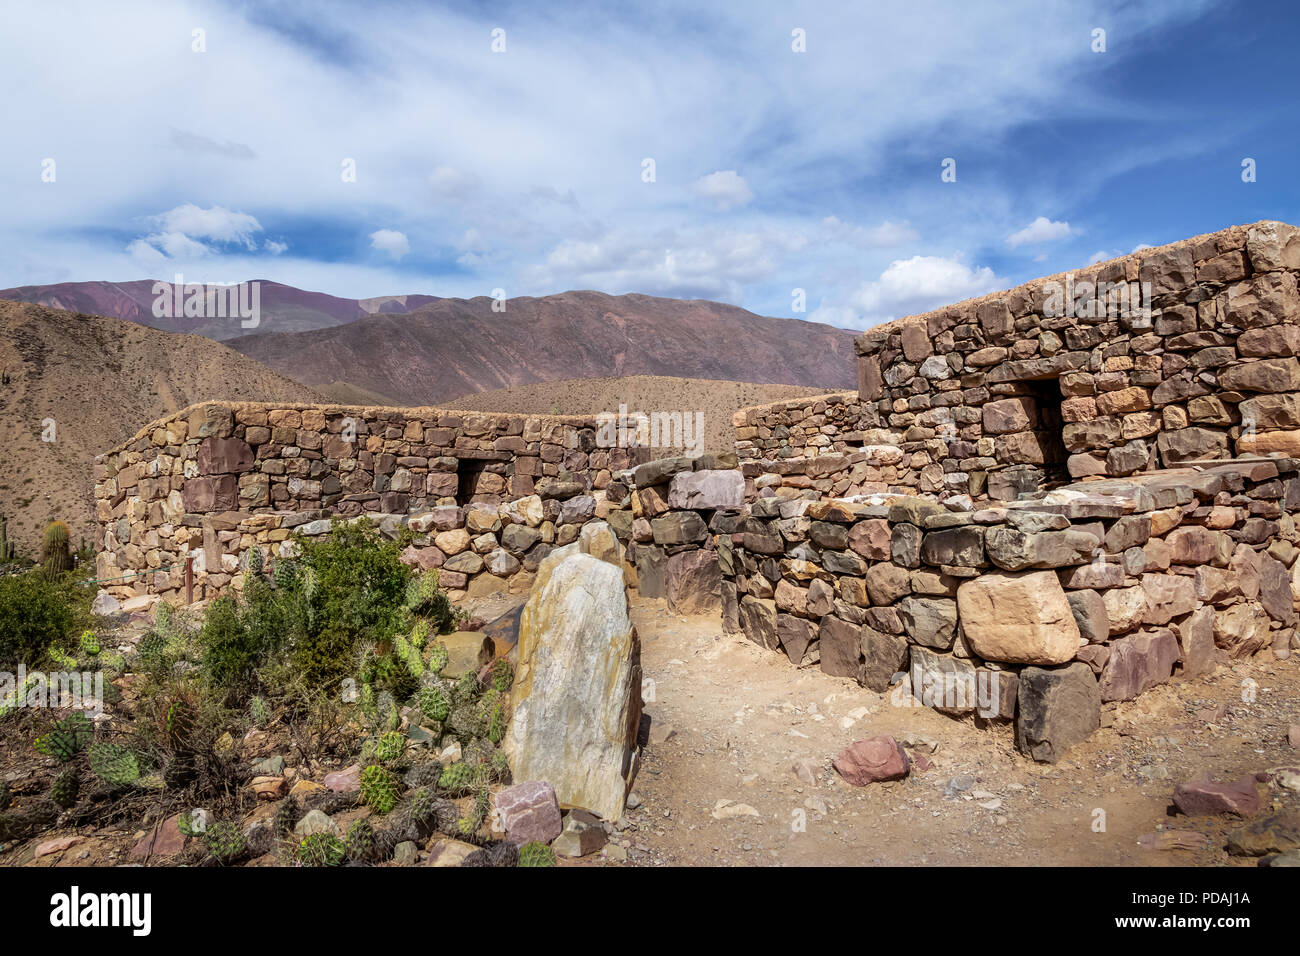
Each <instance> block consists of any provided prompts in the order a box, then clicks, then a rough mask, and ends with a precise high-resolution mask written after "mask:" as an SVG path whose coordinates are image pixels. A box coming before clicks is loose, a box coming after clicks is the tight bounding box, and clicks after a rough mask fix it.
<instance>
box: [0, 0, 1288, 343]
mask: <svg viewBox="0 0 1300 956" xmlns="http://www.w3.org/2000/svg"><path fill="white" fill-rule="evenodd" d="M1213 10H1214V7H1213V5H1212V4H1211V3H1210V2H1209V0H1191V2H1187V3H1153V4H1146V5H1142V7H1141V8H1140V9H1134V8H1133V7H1132V5H1130V4H1128V3H1127V2H1125V0H1097V2H1095V3H1094V4H1092V5H1091V7H1090V8H1089V9H1087V10H1086V11H1083V10H1076V9H1073V8H1071V7H1068V6H1066V5H1047V6H1044V5H1043V4H1041V3H1040V2H1038V0H1014V2H1009V3H1006V4H997V5H974V4H957V3H953V4H948V5H942V6H941V7H940V8H937V9H935V8H931V7H929V6H922V5H911V6H907V5H903V6H895V7H886V8H879V7H872V6H869V5H868V6H864V5H862V4H857V3H847V2H846V3H827V4H818V5H815V6H810V7H805V8H799V9H798V10H797V11H792V9H791V8H790V7H789V6H788V5H787V4H782V3H778V2H776V0H755V2H752V3H745V4H734V5H716V6H705V7H701V6H700V5H699V4H696V3H690V2H688V0H668V2H667V3H666V4H664V5H659V6H656V7H655V8H654V9H653V10H649V9H640V8H637V7H635V6H633V7H606V6H597V5H594V4H592V5H588V4H581V3H580V4H578V5H576V6H572V7H566V8H565V10H564V11H562V12H556V11H549V10H548V11H541V10H540V9H538V8H535V7H532V6H529V5H526V4H520V3H507V4H505V5H502V6H496V7H493V8H492V9H491V12H490V15H489V14H487V13H482V12H480V11H478V10H476V9H473V8H468V7H467V8H462V9H460V10H452V9H448V8H445V7H438V6H432V5H430V6H423V5H409V4H378V5H375V6H373V7H371V8H368V9H367V12H366V15H365V17H364V18H363V19H359V18H358V15H357V13H356V11H355V9H353V8H352V7H350V6H347V5H344V4H342V3H334V2H327V3H325V4H322V5H311V6H308V5H307V4H306V3H305V2H303V3H298V2H283V3H277V4H273V5H269V6H260V5H257V6H255V5H229V4H222V3H217V2H208V0H181V2H178V3H176V4H169V5H166V6H165V7H159V6H157V5H154V4H145V3H134V2H123V3H120V4H114V5H112V6H111V8H110V7H104V6H102V5H97V4H92V3H89V2H80V3H78V2H73V3H71V4H66V5H64V4H60V5H56V6H54V7H51V8H49V9H46V8H35V7H23V6H21V5H19V6H17V7H15V9H13V10H10V11H7V12H6V18H7V20H6V30H5V31H4V33H3V34H0V80H9V81H10V82H9V84H8V86H10V87H13V88H16V89H22V90H24V91H26V92H25V93H24V95H21V96H14V97H11V98H9V99H8V100H7V101H6V110H7V116H6V119H7V124H8V128H10V129H18V130H23V131H24V133H23V140H22V141H23V143H24V144H26V145H25V147H24V148H22V149H7V150H4V151H0V203H3V205H4V207H5V209H6V215H5V217H4V219H3V221H2V222H0V286H3V285H8V284H17V283H18V282H19V281H23V282H33V281H56V280H57V279H59V278H66V273H67V270H68V269H69V267H70V265H71V266H72V267H73V268H74V271H75V272H76V274H77V275H78V277H80V278H88V279H89V278H109V279H127V278H138V277H140V273H141V271H142V270H144V271H147V270H148V269H151V268H158V267H160V266H167V267H168V268H171V267H174V268H177V269H180V268H182V267H185V266H187V265H192V264H199V265H204V266H211V265H212V264H219V265H220V268H221V270H222V272H223V273H226V274H229V275H232V276H233V275H238V274H239V273H240V272H245V273H247V274H248V275H255V274H256V275H274V277H275V278H276V279H278V280H280V281H284V282H289V283H292V284H299V285H304V286H308V287H312V288H319V289H321V290H323V291H328V292H332V293H335V294H339V295H354V296H369V295H379V294H388V293H393V292H396V291H402V292H413V291H423V292H431V293H436V294H443V295H478V294H484V293H486V292H488V291H490V290H491V289H493V288H496V287H502V288H505V289H506V290H507V291H508V293H509V294H512V295H514V294H532V295H543V294H547V293H551V292H557V291H561V290H563V289H566V288H573V287H595V288H600V289H604V290H607V291H611V292H625V291H643V292H654V293H659V294H666V295H701V296H709V297H715V298H722V299H725V300H727V301H731V302H736V303H739V304H743V305H745V306H746V307H749V308H752V309H755V310H756V311H760V312H768V313H771V314H790V303H791V301H792V299H791V290H792V289H795V288H799V289H803V290H806V292H807V296H808V301H809V302H810V303H818V306H817V309H816V311H815V312H814V313H812V314H811V315H810V316H809V317H813V318H816V317H822V318H828V317H834V318H835V319H836V320H837V321H839V322H840V323H842V324H845V325H854V326H860V325H863V324H865V323H867V322H869V321H877V320H879V319H881V318H886V317H889V316H893V315H896V314H903V313H904V312H905V311H906V310H909V309H918V308H924V307H929V306H931V305H935V304H942V302H943V301H948V300H951V298H952V297H954V296H956V297H960V296H963V295H968V294H978V293H979V292H982V291H987V290H988V288H989V287H990V284H991V283H998V282H1012V281H1015V280H1021V279H1025V278H1029V277H1031V276H1032V275H1033V274H1038V273H1039V272H1046V271H1051V267H1052V265H1054V264H1060V265H1061V266H1062V267H1068V265H1069V264H1070V263H1071V262H1078V261H1081V260H1083V259H1084V258H1086V257H1087V256H1088V255H1089V254H1090V253H1091V252H1092V251H1094V250H1096V249H1098V248H1127V247H1128V246H1130V245H1131V244H1132V243H1134V242H1136V241H1137V240H1138V239H1151V240H1152V241H1164V240H1165V239H1167V238H1177V237H1178V236H1180V235H1182V234H1184V228H1183V227H1184V224H1183V223H1182V222H1181V221H1178V222H1175V221H1174V220H1173V219H1172V218H1169V217H1166V218H1164V219H1156V218H1154V217H1152V216H1150V215H1146V214H1145V213H1144V214H1143V220H1142V221H1141V222H1139V223H1138V224H1137V225H1134V222H1133V220H1135V217H1136V216H1137V215H1138V213H1137V212H1136V211H1133V210H1130V209H1129V208H1128V206H1127V205H1126V203H1125V202H1124V201H1123V198H1122V196H1120V197H1119V198H1117V196H1119V194H1116V193H1114V192H1113V191H1112V192H1107V191H1106V189H1107V186H1108V185H1109V183H1110V182H1111V181H1112V180H1114V179H1116V178H1117V177H1119V178H1122V177H1124V176H1131V175H1133V174H1134V171H1135V170H1138V171H1140V170H1143V169H1144V168H1146V167H1149V166H1151V165H1152V164H1162V163H1163V164H1168V163H1170V162H1173V161H1174V160H1175V159H1178V160H1183V159H1185V158H1187V157H1189V156H1192V155H1193V154H1194V153H1195V151H1198V150H1199V151H1200V153H1199V154H1196V159H1197V161H1198V162H1201V163H1203V164H1204V166H1205V167H1206V168H1207V169H1211V168H1217V167H1216V164H1218V165H1222V166H1223V167H1224V168H1226V169H1228V170H1229V171H1231V170H1232V169H1233V164H1235V163H1236V162H1238V161H1239V159H1231V157H1229V158H1228V159H1231V162H1229V161H1228V159H1225V158H1224V157H1210V158H1207V157H1205V156H1204V155H1203V153H1204V151H1205V149H1206V146H1205V143H1204V141H1203V138H1201V137H1191V136H1185V135H1184V136H1178V135H1169V132H1170V127H1175V131H1176V130H1178V129H1181V130H1186V129H1194V128H1206V127H1205V123H1204V118H1203V117H1198V115H1197V114H1196V113H1195V112H1194V109H1196V108H1199V106H1198V105H1197V104H1192V105H1185V103H1184V100H1185V98H1182V97H1181V96H1179V97H1177V100H1176V105H1177V107H1178V110H1179V111H1180V112H1178V113H1177V115H1176V116H1170V117H1169V121H1168V125H1167V126H1159V127H1158V128H1156V127H1154V126H1153V131H1152V132H1151V133H1150V134H1149V135H1145V134H1144V133H1143V130H1144V129H1145V127H1143V126H1141V125H1134V126H1133V127H1131V128H1129V129H1128V131H1127V133H1126V136H1124V137H1120V138H1119V139H1115V138H1113V137H1106V138H1099V139H1098V140H1097V142H1093V141H1092V140H1090V139H1089V138H1088V136H1086V135H1083V134H1082V133H1081V132H1080V130H1084V131H1087V130H1092V129H1093V128H1094V124H1095V123H1096V121H1097V120H1098V118H1104V117H1108V116H1115V115H1136V116H1141V117H1143V118H1144V121H1146V122H1150V123H1152V124H1155V123H1158V122H1161V121H1162V118H1163V117H1166V116H1167V115H1169V114H1170V110H1169V109H1168V108H1163V107H1165V103H1164V101H1161V100H1153V101H1141V102H1134V98H1135V97H1137V96H1141V95H1145V93H1144V91H1145V90H1146V89H1148V88H1149V87H1150V84H1142V83H1139V82H1129V81H1131V80H1133V79H1134V78H1135V77H1138V76H1140V75H1141V74H1140V71H1141V70H1143V69H1147V68H1150V67H1148V66H1147V64H1149V63H1151V61H1152V59H1153V56H1154V53H1153V51H1154V50H1155V49H1156V48H1158V47H1159V45H1160V44H1162V43H1163V44H1168V43H1169V42H1170V37H1171V35H1173V34H1174V32H1175V31H1177V30H1180V29H1183V28H1185V27H1186V26H1187V25H1188V24H1195V23H1196V22H1197V19H1198V18H1200V17H1203V16H1205V15H1207V11H1209V12H1212V11H1213ZM796 21H797V22H796ZM1099 24H1104V25H1105V26H1106V27H1107V28H1108V36H1109V39H1110V43H1109V47H1110V49H1111V50H1112V51H1113V52H1110V53H1107V54H1105V55H1103V56H1099V55H1096V54H1094V53H1092V52H1091V50H1090V46H1089V38H1090V31H1091V29H1092V27H1094V26H1096V25H1099ZM196 26H201V27H202V28H203V29H204V30H205V31H206V36H207V52H204V53H196V52H194V51H193V49H192V47H191V32H192V30H193V29H194V28H195V27H196ZM796 26H797V27H799V28H801V29H803V30H805V31H806V36H807V38H808V43H807V52H796V51H795V50H793V49H792V48H791V45H790V35H791V30H792V29H793V28H794V27H796ZM494 28H502V29H505V30H506V31H507V34H508V38H509V42H508V44H507V52H505V53H494V52H492V46H491V31H492V30H493V29H494ZM1274 32H1275V33H1276V32H1277V31H1276V30H1275V31H1274ZM864 37H868V38H870V41H871V49H872V53H871V55H870V56H863V54H862V49H863V42H864V40H863V38H864ZM430 38H436V44H433V45H432V46H431V41H430ZM1027 58H1032V61H1033V63H1034V64H1035V65H1034V68H1033V69H1026V68H1025V67H1024V63H1025V62H1026V61H1027ZM159 77H167V78H168V79H167V81H166V82H160V81H159ZM1152 95H1156V94H1152ZM1215 95H1218V94H1217V93H1214V92H1213V91H1209V92H1207V93H1206V94H1205V97H1206V98H1207V99H1209V98H1210V97H1212V96H1215ZM1224 95H1225V96H1226V95H1227V94H1226V92H1225V94H1224ZM1272 95H1273V91H1272V90H1271V88H1270V87H1268V86H1267V85H1266V84H1265V85H1261V86H1260V87H1259V88H1258V90H1257V92H1256V96H1257V97H1259V98H1265V97H1268V96H1272ZM1270 102H1271V101H1270ZM1285 106H1286V98H1285V95H1284V94H1283V93H1278V94H1277V102H1276V103H1275V104H1274V106H1273V108H1275V109H1277V110H1279V111H1281V110H1283V109H1284V107H1285ZM1279 115H1280V113H1279ZM160 117H162V118H163V120H162V122H160V121H159V118H160ZM1175 121H1176V122H1175ZM1261 128H1266V129H1267V130H1270V131H1273V132H1270V133H1269V135H1282V134H1281V133H1280V132H1276V131H1277V130H1278V129H1280V127H1279V126H1278V124H1276V123H1273V124H1270V125H1268V126H1267V127H1261ZM1250 132H1251V130H1250V128H1249V125H1248V124H1243V126H1242V127H1241V128H1240V129H1239V130H1237V133H1238V134H1239V138H1241V139H1243V140H1245V141H1246V142H1247V143H1251V145H1249V146H1247V145H1245V144H1243V145H1242V146H1241V147H1240V149H1241V150H1245V149H1247V148H1249V149H1250V150H1251V151H1252V152H1260V150H1259V149H1257V148H1256V144H1254V143H1253V141H1251V140H1250V138H1249V136H1248V135H1247V134H1248V133H1250ZM1157 134H1159V135H1157ZM1144 135H1145V138H1143V137H1144ZM1287 135H1290V134H1287ZM1102 140H1105V141H1102ZM1066 143H1068V144H1069V148H1065V144H1066ZM160 145H162V146H163V147H164V148H162V149H160V148H159V146H160ZM1233 149H1237V144H1236V143H1234V145H1233ZM46 156H48V157H51V158H53V159H55V160H56V161H57V162H58V168H59V175H58V180H57V182H56V183H50V184H46V183H42V182H41V181H40V178H39V176H40V167H39V164H40V161H41V159H42V158H44V157H46ZM945 157H955V158H956V159H957V168H958V170H959V172H958V177H957V180H956V182H953V183H944V182H942V181H941V180H940V178H939V173H940V161H941V160H942V159H943V158H945ZM647 159H650V160H653V165H654V169H655V176H654V177H652V178H650V179H647V178H646V177H645V176H644V175H643V170H644V165H643V164H644V162H645V160H647ZM348 164H350V168H352V169H354V170H355V176H353V177H350V178H349V177H348V176H346V175H341V171H342V170H345V169H346V168H349V166H348ZM1263 168H1266V167H1265V166H1263V165H1261V169H1263ZM1167 171H1168V169H1167V165H1166V166H1164V167H1159V172H1160V173H1161V174H1167ZM1153 175H1154V174H1153ZM1256 186H1257V187H1258V188H1257V189H1256V192H1255V193H1252V194H1251V196H1252V202H1254V203H1255V204H1256V206H1260V204H1261V203H1266V199H1265V197H1268V196H1270V195H1272V196H1276V195H1278V194H1276V193H1268V192H1266V190H1269V189H1273V188H1278V187H1274V186H1270V185H1269V184H1268V183H1267V182H1264V181H1261V183H1259V184H1256ZM1225 188H1226V187H1225ZM1133 191H1134V193H1140V192H1141V191H1140V190H1138V189H1136V188H1135V189H1134V190H1133ZM1146 192H1147V193H1149V192H1150V190H1149V189H1148V190H1146ZM1144 195H1145V194H1144ZM1170 195H1171V197H1175V196H1176V198H1177V203H1176V208H1177V210H1178V213H1177V215H1185V210H1186V208H1187V203H1186V201H1185V195H1186V191H1185V189H1179V188H1177V186H1176V185H1171V186H1170ZM1237 201H1238V202H1240V200H1237ZM1170 207H1171V208H1175V203H1174V199H1173V198H1171V199H1170ZM1251 208H1252V209H1254V208H1255V207H1251ZM1261 208H1262V207H1261ZM158 210H168V212H165V213H161V214H160V213H159V212H158ZM1041 210H1052V211H1053V216H1054V218H1049V217H1047V216H1043V215H1041V214H1040V213H1041ZM1282 212H1283V210H1279V211H1278V214H1282ZM1172 215H1174V214H1172V213H1171V214H1170V217H1172ZM1027 223H1028V225H1026V224H1027ZM141 224H143V226H142V225H141ZM1219 224H1220V225H1221V224H1225V223H1219ZM1139 228H1140V233H1138V234H1133V230H1135V229H1139ZM1169 230H1176V231H1175V232H1174V234H1173V235H1170V234H1169ZM1081 236H1082V237H1085V238H1080V237H1081ZM1084 241H1087V242H1088V246H1086V247H1085V246H1083V245H1082V242H1084ZM1026 251H1027V252H1029V253H1030V254H1032V255H1040V256H1043V257H1045V258H1044V261H1043V262H1042V263H1037V262H1031V261H1029V259H1030V257H1029V256H1026V255H1025V252H1026ZM1054 257H1055V258H1054ZM41 276H48V277H49V278H48V279H43V280H42V279H41ZM936 300H937V301H936Z"/></svg>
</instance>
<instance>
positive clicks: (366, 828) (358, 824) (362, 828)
mask: <svg viewBox="0 0 1300 956" xmlns="http://www.w3.org/2000/svg"><path fill="white" fill-rule="evenodd" d="M343 844H344V852H345V853H346V854H347V858H348V859H349V860H365V859H367V858H369V856H370V855H371V854H372V853H374V850H375V828H374V827H373V826H371V825H370V821H369V820H353V821H352V825H351V826H349V827H348V832H347V836H346V837H344V839H343Z"/></svg>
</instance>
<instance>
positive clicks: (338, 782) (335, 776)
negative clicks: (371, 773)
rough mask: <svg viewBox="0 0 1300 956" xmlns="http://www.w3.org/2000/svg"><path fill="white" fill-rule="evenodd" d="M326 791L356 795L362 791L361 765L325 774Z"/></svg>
mask: <svg viewBox="0 0 1300 956" xmlns="http://www.w3.org/2000/svg"><path fill="white" fill-rule="evenodd" d="M324 784H325V789H326V790H332V791H334V792H335V793H355V792H356V791H358V790H360V789H361V765H360V764H355V763H354V764H353V765H352V766H350V767H348V768H346V769H344V770H336V771H335V772H334V773H327V774H325V780H324Z"/></svg>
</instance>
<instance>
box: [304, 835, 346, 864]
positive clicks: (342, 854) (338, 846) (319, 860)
mask: <svg viewBox="0 0 1300 956" xmlns="http://www.w3.org/2000/svg"><path fill="white" fill-rule="evenodd" d="M295 856H296V857H297V860H298V863H299V864H301V865H302V866H342V864H343V861H344V860H346V859H347V856H348V848H347V845H346V844H345V843H344V842H343V841H342V840H340V839H339V838H338V837H336V836H335V835H334V834H332V833H313V834H311V835H310V836H308V837H306V838H305V839H304V840H303V841H302V842H301V843H299V844H298V849H297V851H296V854H295Z"/></svg>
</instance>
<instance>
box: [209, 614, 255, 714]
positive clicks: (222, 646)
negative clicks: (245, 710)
mask: <svg viewBox="0 0 1300 956" xmlns="http://www.w3.org/2000/svg"><path fill="white" fill-rule="evenodd" d="M199 643H200V644H201V645H202V647H203V673H204V676H205V677H206V678H207V680H208V683H209V685H211V686H212V687H214V688H227V689H228V690H229V691H231V692H234V691H236V690H237V689H238V688H240V687H242V686H244V685H246V684H247V683H248V682H249V681H250V680H251V678H252V676H253V672H254V670H255V669H256V667H257V665H258V664H259V663H260V661H261V655H260V653H259V650H260V648H259V647H258V646H257V639H256V636H255V634H254V633H253V632H252V631H251V630H250V629H249V628H248V627H245V625H244V620H243V616H242V615H241V614H240V608H239V605H238V604H237V603H236V602H235V599H234V598H233V597H231V596H230V595H222V596H221V597H219V598H217V599H216V600H215V601H213V602H212V603H211V604H210V605H208V612H207V614H206V615H205V616H204V618H203V627H202V629H201V630H200V631H199Z"/></svg>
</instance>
